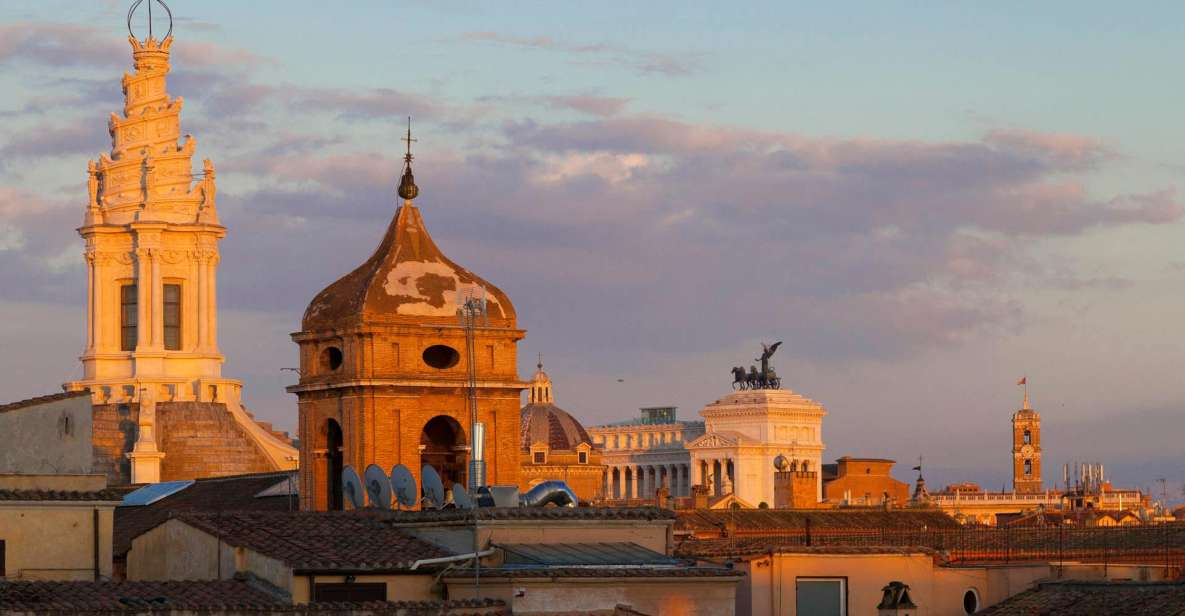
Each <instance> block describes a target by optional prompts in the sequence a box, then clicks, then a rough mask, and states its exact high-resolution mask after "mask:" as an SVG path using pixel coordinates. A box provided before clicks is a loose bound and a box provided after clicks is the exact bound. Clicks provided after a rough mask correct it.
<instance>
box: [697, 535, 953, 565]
mask: <svg viewBox="0 0 1185 616" xmlns="http://www.w3.org/2000/svg"><path fill="white" fill-rule="evenodd" d="M769 553H775V554H901V555H906V554H927V555H931V556H933V555H934V554H936V553H937V552H935V551H934V550H932V549H929V548H924V547H913V546H911V547H895V546H846V545H832V546H806V545H803V543H802V538H801V537H777V536H773V537H736V538H730V539H688V540H686V541H683V542H682V543H680V544H679V545H678V546H676V547H675V556H678V557H680V558H703V559H709V560H710V559H717V558H719V559H732V558H747V557H752V556H759V555H764V554H769Z"/></svg>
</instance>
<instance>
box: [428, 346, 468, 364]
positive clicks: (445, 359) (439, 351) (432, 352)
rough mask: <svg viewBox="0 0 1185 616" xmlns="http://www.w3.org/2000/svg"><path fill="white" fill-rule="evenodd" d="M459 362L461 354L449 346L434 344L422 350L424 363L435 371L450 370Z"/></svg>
mask: <svg viewBox="0 0 1185 616" xmlns="http://www.w3.org/2000/svg"><path fill="white" fill-rule="evenodd" d="M460 361H461V354H460V353H458V352H457V350H456V349H454V348H453V347H451V346H447V345H443V344H434V345H432V346H430V347H428V348H426V349H424V363H425V364H428V365H429V366H432V367H433V368H436V369H437V370H445V369H447V368H452V367H453V366H455V365H457V363H458V362H460Z"/></svg>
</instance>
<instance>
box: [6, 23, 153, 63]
mask: <svg viewBox="0 0 1185 616" xmlns="http://www.w3.org/2000/svg"><path fill="white" fill-rule="evenodd" d="M129 53H130V52H129V51H128V47H127V44H126V43H123V44H121V43H120V41H119V40H118V39H113V38H112V37H111V36H110V33H108V32H105V31H102V30H99V29H98V28H92V27H89V26H77V25H70V24H61V23H41V22H23V23H15V24H9V25H6V26H0V62H4V63H10V62H16V61H26V62H34V63H39V64H48V65H50V66H112V65H116V64H118V63H119V62H121V61H124V60H125V59H126V58H128V57H129Z"/></svg>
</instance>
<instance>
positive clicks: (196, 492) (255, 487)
mask: <svg viewBox="0 0 1185 616" xmlns="http://www.w3.org/2000/svg"><path fill="white" fill-rule="evenodd" d="M295 474H296V473H295V471H279V472H272V473H256V474H251V475H236V476H232V477H215V478H210V479H198V480H197V481H195V482H194V484H193V485H191V486H189V487H188V488H185V489H184V490H181V491H180V492H177V493H176V494H173V495H171V496H168V497H166V498H163V499H161V500H159V501H156V502H155V503H152V504H151V505H146V506H141V507H119V508H118V509H116V510H115V538H114V546H113V547H114V550H115V554H116V555H117V556H119V555H122V554H124V553H126V552H127V551H128V549H130V548H131V547H132V539H133V538H135V537H137V536H139V535H140V534H141V533H143V532H144V531H146V530H148V529H150V528H152V527H154V526H156V525H158V524H160V523H161V522H164V521H165V520H167V519H168V518H169V516H170V515H171V514H172V513H173V512H176V511H208V512H220V511H295V510H296V509H297V508H298V507H299V505H298V504H297V498H296V497H295V496H270V497H266V498H256V497H255V495H256V494H259V493H260V492H262V491H264V490H266V489H268V488H270V487H272V486H274V485H276V484H277V483H279V482H281V481H285V480H287V479H288V477H289V476H292V481H293V482H295V481H296V477H295Z"/></svg>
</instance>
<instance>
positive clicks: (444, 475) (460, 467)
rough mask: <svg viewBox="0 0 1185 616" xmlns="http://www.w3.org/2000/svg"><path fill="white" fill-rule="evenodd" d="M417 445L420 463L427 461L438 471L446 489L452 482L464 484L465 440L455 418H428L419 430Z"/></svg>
mask: <svg viewBox="0 0 1185 616" xmlns="http://www.w3.org/2000/svg"><path fill="white" fill-rule="evenodd" d="M420 447H421V449H420V463H422V464H428V465H431V466H432V468H434V469H436V472H437V473H440V479H441V481H442V482H443V483H444V488H445V489H446V490H451V489H452V487H453V484H454V483H460V484H461V485H465V476H466V466H468V462H469V442H468V440H467V439H466V438H465V430H464V429H463V428H462V427H461V424H460V423H459V422H458V421H457V420H456V419H453V418H452V417H449V416H447V415H437V416H436V417H433V418H432V419H430V420H428V423H426V424H424V430H423V431H422V432H421V433H420Z"/></svg>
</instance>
